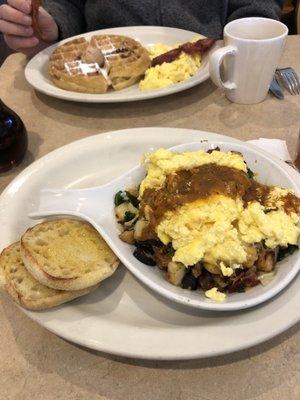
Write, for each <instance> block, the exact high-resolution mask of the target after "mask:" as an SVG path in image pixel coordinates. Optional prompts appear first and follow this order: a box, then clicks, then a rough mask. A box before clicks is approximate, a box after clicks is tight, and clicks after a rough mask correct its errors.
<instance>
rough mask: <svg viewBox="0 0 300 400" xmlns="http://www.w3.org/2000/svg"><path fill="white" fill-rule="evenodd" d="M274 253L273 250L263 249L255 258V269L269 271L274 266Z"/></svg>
mask: <svg viewBox="0 0 300 400" xmlns="http://www.w3.org/2000/svg"><path fill="white" fill-rule="evenodd" d="M275 263H276V254H275V251H273V250H266V251H263V252H262V253H261V254H260V255H259V257H258V260H257V264H256V265H257V269H258V270H259V271H263V272H271V271H273V269H274V268H275Z"/></svg>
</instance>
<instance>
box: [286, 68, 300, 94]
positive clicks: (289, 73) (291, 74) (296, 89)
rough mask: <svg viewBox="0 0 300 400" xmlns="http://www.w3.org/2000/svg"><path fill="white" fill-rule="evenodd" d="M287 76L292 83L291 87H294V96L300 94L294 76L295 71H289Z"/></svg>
mask: <svg viewBox="0 0 300 400" xmlns="http://www.w3.org/2000/svg"><path fill="white" fill-rule="evenodd" d="M287 76H288V78H289V80H290V82H291V85H292V87H293V92H294V94H299V91H298V84H297V81H296V79H295V76H294V74H293V70H290V69H289V70H288V71H287Z"/></svg>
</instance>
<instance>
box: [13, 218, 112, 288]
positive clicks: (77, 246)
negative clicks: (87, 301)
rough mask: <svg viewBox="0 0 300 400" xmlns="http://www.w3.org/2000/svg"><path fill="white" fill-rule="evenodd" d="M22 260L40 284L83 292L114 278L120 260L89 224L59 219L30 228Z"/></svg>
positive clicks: (24, 238)
mask: <svg viewBox="0 0 300 400" xmlns="http://www.w3.org/2000/svg"><path fill="white" fill-rule="evenodd" d="M21 257H22V260H23V262H24V265H25V267H26V269H27V270H28V272H29V273H30V274H31V275H33V276H34V277H35V279H36V280H37V281H39V282H40V283H42V284H43V285H46V286H48V287H51V288H53V289H58V290H81V289H85V288H88V287H90V286H93V285H97V284H98V283H99V282H101V281H103V280H104V279H106V278H108V277H109V276H111V275H112V274H113V273H114V272H115V270H116V269H117V267H118V265H119V260H118V258H117V257H116V255H115V254H114V253H113V252H112V250H111V249H110V248H109V247H108V245H107V244H106V242H105V241H104V240H103V239H102V237H101V236H100V235H99V233H98V232H97V231H96V230H95V229H94V228H93V227H92V226H91V225H90V224H88V223H86V222H82V221H77V220H72V219H65V218H64V219H56V220H50V221H47V222H43V223H41V224H38V225H35V226H34V227H33V228H30V229H28V230H27V231H26V232H25V234H24V235H23V236H22V238H21Z"/></svg>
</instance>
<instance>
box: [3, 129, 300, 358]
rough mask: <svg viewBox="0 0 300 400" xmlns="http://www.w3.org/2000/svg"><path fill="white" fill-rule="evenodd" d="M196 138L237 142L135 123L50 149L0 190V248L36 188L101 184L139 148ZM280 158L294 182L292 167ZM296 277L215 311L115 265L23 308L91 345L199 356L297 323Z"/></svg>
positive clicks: (19, 227)
mask: <svg viewBox="0 0 300 400" xmlns="http://www.w3.org/2000/svg"><path fill="white" fill-rule="evenodd" d="M201 139H202V140H211V141H223V142H228V141H234V142H237V143H238V141H236V140H235V139H231V138H228V137H225V136H221V135H216V134H212V133H207V132H199V131H191V130H185V129H171V128H139V129H132V130H126V131H120V132H112V133H107V134H102V135H99V136H91V137H89V138H87V139H84V140H81V141H79V142H75V143H73V144H70V145H68V146H65V147H63V148H61V149H59V150H56V151H54V152H52V153H50V154H49V155H47V156H46V157H44V158H42V159H40V160H38V161H37V162H35V163H34V164H32V165H31V166H29V167H28V168H27V169H26V170H24V171H23V172H22V173H21V174H20V175H19V176H18V177H17V178H16V179H15V180H14V181H13V182H12V183H11V184H10V185H9V187H7V189H6V190H5V191H4V192H3V194H2V195H1V198H0V226H1V227H5V230H4V229H1V236H0V248H1V249H2V248H3V247H5V246H6V245H8V244H9V243H11V242H13V241H15V240H17V239H18V238H19V237H20V235H21V234H22V233H23V232H24V231H25V229H26V228H27V227H29V226H31V225H32V224H33V223H32V221H30V220H29V219H28V218H27V214H28V213H29V212H31V211H33V210H34V209H35V208H36V205H37V201H38V192H39V190H40V189H41V188H42V187H43V188H44V187H54V186H55V187H86V186H93V185H96V184H101V183H105V182H107V181H109V180H111V179H112V178H114V177H116V176H118V175H120V174H121V173H122V172H123V171H124V170H127V169H129V168H131V167H132V166H134V165H135V164H137V163H138V162H139V160H140V157H141V154H142V153H143V152H145V151H151V150H153V149H155V148H158V147H161V146H163V147H170V146H173V145H177V144H180V143H187V142H193V141H199V140H201ZM274 161H275V162H276V160H275V159H274ZM280 165H281V166H282V168H284V169H285V170H286V171H287V172H288V173H290V174H293V175H292V176H293V178H294V180H295V181H296V182H297V183H298V184H300V178H299V175H298V174H296V173H295V172H294V171H293V170H292V169H290V168H289V167H288V166H285V164H284V163H280ZM62 171H63V173H62ZM299 283H300V280H299V278H296V279H295V280H294V281H293V282H292V283H291V284H290V285H289V287H288V288H287V289H286V290H284V291H283V292H281V294H280V295H278V296H276V297H275V298H274V299H273V300H272V301H269V302H267V303H264V304H263V305H261V306H260V307H256V308H253V309H250V310H248V311H239V312H225V313H222V314H220V313H215V312H211V311H201V310H195V309H190V308H188V307H185V306H182V305H178V304H175V303H171V302H170V301H168V300H166V299H164V298H162V297H160V296H158V295H157V294H155V293H154V292H152V291H150V290H148V289H147V288H146V287H144V286H142V285H141V283H139V282H138V281H137V280H136V279H135V278H133V276H132V275H131V274H130V273H128V272H126V271H125V269H124V268H120V269H119V270H118V271H117V273H116V274H115V275H114V276H113V277H111V278H110V279H108V280H106V281H105V282H104V283H103V284H102V285H101V288H100V289H99V290H97V291H96V292H94V293H92V294H90V295H88V296H86V297H84V298H81V299H78V300H75V301H74V302H72V303H69V304H66V305H63V306H61V307H57V308H55V309H53V310H51V311H47V312H29V311H25V312H26V313H27V315H28V316H30V317H31V318H33V319H34V320H36V321H37V322H38V323H40V324H41V325H43V326H44V327H45V328H47V329H49V330H50V331H52V332H54V333H56V334H58V335H60V336H62V337H64V338H65V339H68V340H70V341H73V342H76V343H78V344H81V345H83V346H87V347H90V348H93V349H96V350H101V351H105V352H108V353H113V354H118V355H124V356H128V357H136V358H148V359H187V358H199V357H208V356H213V355H219V354H225V353H229V352H232V351H237V350H240V349H244V348H247V347H250V346H252V345H255V344H258V343H261V342H263V341H265V340H267V339H269V338H271V337H273V336H275V335H277V334H279V333H281V332H283V331H284V330H285V329H287V328H289V327H290V326H292V325H293V324H295V323H296V322H297V321H298V320H299V312H298V309H299V306H300V291H299V289H300V287H299V286H300V285H299ZM183 338H184V339H183Z"/></svg>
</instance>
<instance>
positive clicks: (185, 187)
mask: <svg viewBox="0 0 300 400" xmlns="http://www.w3.org/2000/svg"><path fill="white" fill-rule="evenodd" d="M271 189H272V187H271V186H266V185H262V184H260V183H258V182H257V181H255V180H253V179H250V178H249V177H248V176H247V174H246V173H245V172H243V171H239V170H237V169H235V168H231V167H226V166H220V165H217V164H205V165H202V166H200V167H197V168H193V169H191V170H182V171H177V172H176V173H172V174H169V175H167V177H166V182H165V185H164V187H163V188H160V189H150V188H148V189H146V190H145V191H144V193H143V196H142V199H141V203H140V210H141V213H142V214H143V213H144V210H145V207H146V206H149V207H150V221H149V222H150V223H149V227H148V229H147V230H148V231H149V232H148V233H149V235H150V232H151V237H153V234H154V232H155V228H156V226H157V225H158V224H159V222H160V221H161V220H162V218H163V216H164V214H165V213H166V212H167V211H174V210H176V209H177V208H179V207H181V206H183V205H184V204H187V203H191V202H193V201H195V200H198V199H205V198H208V197H210V196H211V195H218V194H220V195H225V196H229V197H232V198H237V197H240V198H242V199H243V201H244V203H245V205H246V204H247V203H249V202H251V201H255V200H256V201H258V202H260V203H261V204H262V205H265V204H266V202H267V198H268V196H269V194H270V191H271ZM284 208H285V210H286V212H291V211H296V212H298V211H299V209H300V199H298V198H297V197H296V196H295V195H292V194H291V195H288V196H286V197H285V198H284ZM147 236H148V235H147Z"/></svg>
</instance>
